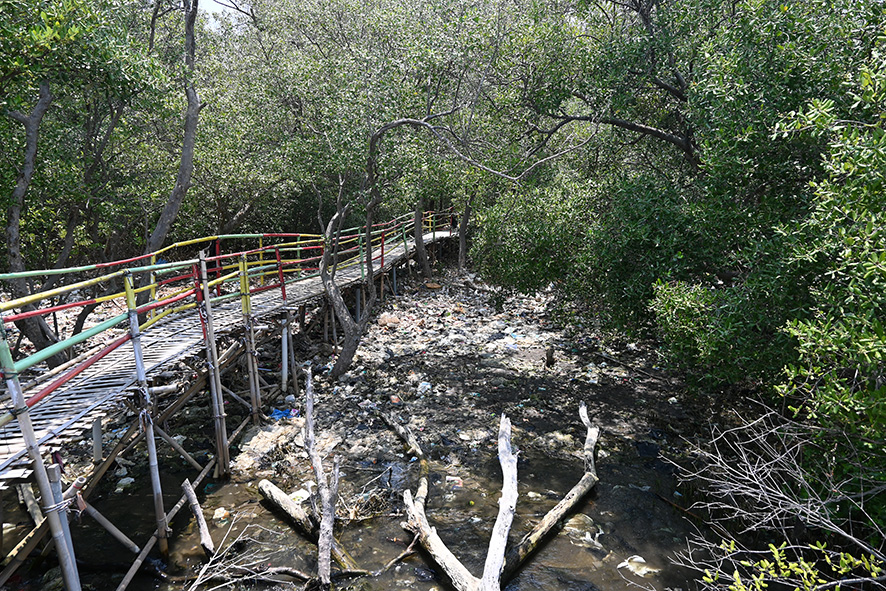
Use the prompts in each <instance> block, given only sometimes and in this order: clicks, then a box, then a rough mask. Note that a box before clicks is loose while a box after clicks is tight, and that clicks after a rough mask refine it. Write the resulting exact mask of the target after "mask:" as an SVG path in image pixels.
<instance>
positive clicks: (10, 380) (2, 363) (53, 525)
mask: <svg viewBox="0 0 886 591" xmlns="http://www.w3.org/2000/svg"><path fill="white" fill-rule="evenodd" d="M0 368H2V370H3V377H4V378H5V380H6V391H7V392H9V394H10V396H11V398H12V404H13V411H12V412H13V414H14V415H15V416H16V418H17V419H18V424H19V428H20V429H21V432H22V437H23V439H24V440H25V446H26V448H27V450H28V456H29V457H30V458H31V461H32V463H33V465H34V476H35V478H36V479H37V486H38V487H39V488H40V494H41V495H42V496H43V504H44V509H45V513H46V518H47V519H48V520H49V529H50V530H51V531H52V540H53V542H55V548H56V552H57V553H58V561H59V566H60V567H61V571H62V579H63V580H64V582H65V588H66V589H67V590H68V591H80V575H79V574H78V573H77V563H76V562H75V561H74V557H73V556H71V554H70V552H68V547H67V546H66V545H65V539H64V531H63V530H62V523H61V517H60V516H59V514H58V512H57V511H54V510H52V509H53V507H52V505H53V503H52V501H51V499H52V488H51V487H50V484H49V476H48V475H47V474H46V466H45V465H44V464H43V457H42V456H41V455H40V448H39V447H38V445H37V437H36V436H35V435H34V426H33V424H32V423H31V415H30V413H29V411H28V406H27V404H25V397H24V395H23V394H22V390H21V383H20V382H19V379H18V373H16V371H15V363H14V362H13V360H12V353H11V352H10V350H9V343H8V341H7V336H6V329H5V327H4V324H3V320H2V319H0ZM4 572H5V571H4Z"/></svg>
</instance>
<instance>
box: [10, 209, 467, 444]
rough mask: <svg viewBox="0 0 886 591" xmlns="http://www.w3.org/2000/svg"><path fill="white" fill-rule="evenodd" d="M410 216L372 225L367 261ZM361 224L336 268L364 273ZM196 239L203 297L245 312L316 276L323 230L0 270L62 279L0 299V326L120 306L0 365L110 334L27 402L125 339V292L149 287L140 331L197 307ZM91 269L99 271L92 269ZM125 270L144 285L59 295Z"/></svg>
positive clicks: (15, 370)
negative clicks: (253, 243)
mask: <svg viewBox="0 0 886 591" xmlns="http://www.w3.org/2000/svg"><path fill="white" fill-rule="evenodd" d="M450 216H451V213H450V212H449V211H443V212H435V211H429V212H425V213H424V215H423V216H422V230H423V231H424V232H433V231H434V230H435V229H437V228H439V227H444V228H445V227H447V226H449V227H451V225H450V222H449V220H450ZM413 219H414V218H413V214H412V213H409V214H405V215H403V216H400V217H397V218H394V219H392V220H390V221H387V222H380V223H377V224H374V225H373V226H372V228H371V231H370V233H369V236H370V244H369V245H368V247H369V248H371V249H372V253H373V256H372V257H371V258H372V261H373V266H375V265H376V264H378V265H380V266H384V263H385V252H386V251H390V249H391V248H394V247H396V246H397V245H398V244H401V243H402V244H404V245H406V244H408V239H407V236H408V235H410V234H411V233H412V232H413V230H414V226H413ZM364 230H365V228H349V229H346V230H343V231H342V232H340V233H339V237H338V244H337V246H338V253H337V268H338V269H344V268H348V267H351V266H355V265H359V267H360V272H361V278H363V277H365V252H366V249H367V244H366V235H365V231H364ZM244 240H257V241H258V243H259V246H258V247H257V248H249V249H246V250H237V251H232V252H227V253H226V252H223V248H222V244H223V242H224V241H239V242H240V243H241V244H242V241H244ZM200 245H205V246H204V247H203V248H209V247H212V246H214V250H215V254H214V255H213V256H211V257H206V258H205V259H204V260H205V263H206V264H207V265H208V267H207V277H211V279H210V280H207V286H208V288H209V289H210V290H211V289H212V288H215V297H213V298H211V300H210V302H211V303H215V302H221V301H225V300H228V299H231V298H234V297H240V298H241V299H242V300H243V307H244V310H246V311H248V310H250V304H249V297H250V296H251V295H252V294H255V293H259V292H262V291H267V290H269V289H280V290H281V292H282V294H283V296H284V297H285V290H286V286H287V285H288V284H292V283H295V282H298V281H303V280H305V279H309V278H312V277H316V276H317V275H318V274H319V264H320V259H321V258H322V256H323V250H324V248H325V245H324V239H323V237H322V236H320V235H317V234H302V233H265V234H223V235H218V236H206V237H202V238H194V239H191V240H186V241H182V242H177V243H175V244H171V245H169V246H166V247H164V248H162V249H160V250H158V251H156V252H153V253H149V254H144V255H140V256H137V257H132V258H128V259H124V260H118V261H112V262H108V263H100V264H95V265H86V266H79V267H70V268H66V269H43V270H35V271H25V272H21V273H0V281H5V280H12V279H21V278H32V277H46V276H50V275H62V276H63V278H62V281H63V282H65V284H64V285H62V286H60V287H56V288H54V289H50V290H47V291H44V292H38V293H34V294H31V295H28V296H25V297H21V298H16V299H12V300H9V301H4V302H0V327H2V326H3V325H6V324H9V323H13V322H16V321H19V320H24V319H27V318H33V317H36V316H43V315H47V314H53V313H57V312H60V311H63V310H70V309H74V308H82V307H86V306H90V305H95V304H102V303H108V302H115V303H117V304H118V309H119V310H121V311H122V313H120V314H119V315H115V316H114V317H112V318H109V319H104V320H103V321H101V322H98V323H96V324H94V325H93V326H89V327H88V328H86V329H85V330H83V331H82V332H80V333H78V334H76V335H72V336H69V337H68V338H66V339H63V340H60V341H59V342H57V343H54V344H53V345H51V346H49V347H46V348H44V349H42V350H40V351H36V352H34V353H32V354H30V355H28V356H26V357H24V358H22V359H19V360H18V361H15V362H13V363H11V364H10V366H9V367H3V368H2V370H3V373H4V374H6V375H7V377H9V375H11V374H19V373H21V372H23V371H25V370H27V369H29V368H32V367H34V366H36V365H38V364H40V363H41V362H43V361H46V360H47V359H49V358H50V357H53V356H54V355H56V354H58V353H62V352H65V351H67V350H69V349H71V348H72V347H74V346H75V345H77V344H80V343H83V342H84V341H87V340H89V339H92V338H94V337H98V336H100V335H103V334H105V333H108V334H111V335H112V339H110V340H109V342H108V343H106V345H105V346H104V347H103V348H102V349H101V351H100V352H99V353H97V354H96V355H94V356H93V357H90V358H89V359H88V360H86V361H84V362H83V363H81V364H79V365H77V366H75V367H74V368H73V369H71V370H68V371H67V372H66V373H64V374H62V375H61V377H59V378H57V379H55V380H54V381H53V382H52V383H51V384H50V385H49V386H46V387H44V388H43V389H42V390H40V391H39V392H38V393H37V394H36V395H34V396H32V397H31V398H29V399H28V400H27V401H26V403H27V405H28V406H29V407H30V406H32V405H33V404H36V403H37V402H39V400H42V399H43V398H44V397H45V396H46V395H47V394H49V393H51V392H53V391H55V390H56V389H58V388H59V387H60V386H62V385H63V384H64V383H65V382H67V381H68V380H70V379H72V378H73V377H75V376H76V375H77V374H79V373H81V372H82V371H83V370H84V369H85V368H87V367H89V365H92V364H93V363H95V361H97V360H98V359H100V358H101V357H103V356H104V355H106V354H107V353H108V352H110V351H112V350H114V349H116V348H117V347H119V346H120V345H121V344H122V343H124V342H126V340H127V339H128V337H127V336H125V335H124V336H121V334H120V330H119V329H118V330H116V331H114V332H111V333H109V332H108V331H112V330H113V329H115V328H117V327H118V326H119V325H120V324H122V323H124V322H125V321H126V320H127V319H128V312H127V311H125V310H128V309H131V304H132V302H127V295H128V296H129V298H132V297H135V296H136V295H139V294H145V293H147V294H148V295H147V300H146V301H145V302H144V303H140V304H139V305H138V307H137V308H136V310H137V312H138V314H139V316H141V317H142V318H144V315H148V318H147V320H145V321H144V322H142V324H141V325H140V326H139V329H140V330H145V329H147V328H148V327H150V326H151V325H153V324H156V323H157V322H159V321H160V320H162V319H164V318H166V317H168V316H169V315H172V314H176V313H179V312H181V311H184V310H187V309H190V308H194V307H196V306H197V305H198V295H197V294H198V293H199V292H200V289H198V287H197V286H199V279H198V277H199V273H198V268H199V259H198V258H193V254H192V252H193V250H192V249H193V247H195V246H200ZM189 247H190V248H189ZM376 253H378V254H376ZM173 254H175V255H185V256H184V257H182V260H176V261H173V262H157V261H159V260H161V259H160V255H166V256H169V257H170V258H172V255H173ZM146 261H150V264H147V265H146V264H143V263H144V262H146ZM96 273H98V274H97V275H95V274H96ZM84 275H86V277H84ZM89 275H94V276H89ZM124 276H131V277H144V278H147V279H149V280H148V282H147V283H146V284H145V285H142V286H140V287H137V288H130V291H129V294H127V292H126V290H122V289H121V290H120V291H118V292H115V293H111V294H108V295H102V296H96V297H91V298H83V299H76V300H74V301H62V298H65V297H71V296H72V295H75V292H77V293H79V291H82V290H88V289H90V288H94V287H96V286H99V285H100V284H109V283H111V282H115V281H119V280H120V279H121V278H123V277H124ZM224 286H230V287H233V288H234V289H233V290H230V291H232V293H225V292H224V289H223V288H224ZM209 293H212V292H211V291H210V292H209ZM201 296H202V294H201ZM141 297H142V298H144V297H145V296H144V295H142V296H141ZM44 301H48V302H49V305H47V306H45V307H42V308H39V307H36V306H38V305H39V304H40V303H41V302H44ZM128 304H129V305H128ZM2 332H3V335H4V338H3V339H2V341H0V348H5V349H6V350H7V352H8V351H9V344H8V342H7V341H6V330H3V331H2ZM9 420H11V415H4V416H0V427H2V426H3V425H5V424H6V423H8V422H9Z"/></svg>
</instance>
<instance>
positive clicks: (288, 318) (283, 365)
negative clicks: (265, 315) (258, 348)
mask: <svg viewBox="0 0 886 591" xmlns="http://www.w3.org/2000/svg"><path fill="white" fill-rule="evenodd" d="M274 254H275V255H276V257H277V279H278V280H279V281H280V299H281V300H282V301H283V310H284V311H285V313H284V316H283V320H282V321H281V324H282V326H281V334H280V391H281V392H282V393H283V396H286V394H287V393H288V392H289V345H290V340H291V339H292V337H291V336H290V334H289V326H290V325H291V324H292V314H291V313H290V311H289V306H288V305H287V299H286V276H285V275H284V274H283V258H282V257H281V256H280V248H279V247H276V248H275V249H274ZM292 371H293V372H295V368H293V369H292Z"/></svg>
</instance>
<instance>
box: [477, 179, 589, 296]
mask: <svg viewBox="0 0 886 591" xmlns="http://www.w3.org/2000/svg"><path fill="white" fill-rule="evenodd" d="M585 193H586V187H583V186H582V184H580V183H578V182H576V181H575V180H566V179H561V182H560V183H558V184H557V185H553V186H549V187H544V188H538V189H535V190H532V191H527V192H520V193H517V192H508V193H505V194H504V195H502V196H501V197H500V198H499V199H498V200H497V201H496V202H495V203H494V204H493V205H491V206H490V207H488V208H486V209H484V210H482V211H480V212H478V218H477V220H478V224H480V225H481V227H482V228H483V232H482V233H481V234H480V235H479V236H478V237H477V238H476V239H475V241H474V243H473V245H472V248H471V256H472V258H473V260H474V262H475V264H476V265H477V266H478V268H479V269H481V270H482V271H483V273H484V274H486V275H487V276H488V277H490V278H491V279H492V280H494V281H496V282H498V283H500V284H503V285H505V286H508V287H510V288H513V289H518V290H523V291H533V290H538V289H543V288H545V287H547V286H548V285H549V284H551V283H557V284H560V285H561V286H564V287H565V286H567V285H568V284H569V283H570V282H571V281H573V280H574V277H573V276H572V273H573V272H574V270H575V269H576V264H575V262H574V261H573V260H571V257H573V256H576V254H577V253H578V249H579V248H581V245H582V235H581V230H580V228H582V227H583V225H584V222H585V220H583V219H582V218H583V217H584V215H585V214H584V211H585V207H584V200H585V198H586V197H585Z"/></svg>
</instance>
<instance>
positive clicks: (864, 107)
mask: <svg viewBox="0 0 886 591" xmlns="http://www.w3.org/2000/svg"><path fill="white" fill-rule="evenodd" d="M884 39H886V38H881V40H880V42H881V44H882V43H883V42H884ZM854 86H855V89H854V91H853V92H852V97H853V99H854V106H853V112H852V114H851V117H846V118H844V117H841V115H840V114H839V113H838V112H837V110H836V109H835V107H834V104H833V103H832V102H830V101H813V102H812V103H811V104H810V105H809V107H808V108H807V109H805V110H804V111H803V112H802V113H800V114H798V115H797V116H796V117H795V118H794V119H793V120H792V121H791V122H790V123H789V124H787V125H786V126H785V127H784V131H785V133H796V132H797V131H796V130H799V131H805V130H812V131H813V133H815V134H819V135H825V136H826V137H828V138H829V139H830V145H831V149H830V154H829V156H828V158H827V160H826V163H825V164H826V168H827V171H828V177H827V178H826V179H825V180H823V181H822V182H820V183H818V184H817V185H816V191H815V203H814V209H813V212H812V214H811V215H810V216H809V218H808V219H807V220H806V221H805V222H803V223H802V224H800V225H799V226H798V228H797V229H796V233H797V236H798V240H797V241H796V248H795V250H794V252H793V259H792V260H793V264H794V265H795V266H796V267H798V268H806V269H809V270H811V271H812V280H811V294H812V298H813V303H812V306H811V310H810V313H809V314H808V315H807V316H805V317H803V318H800V319H797V320H794V321H792V322H790V323H788V324H787V326H786V328H785V331H786V332H787V334H789V335H791V336H792V337H793V338H796V339H797V341H798V343H799V360H798V362H797V363H796V364H793V365H792V366H791V367H790V368H788V371H787V377H788V382H787V383H786V384H784V386H783V388H782V389H783V392H784V393H786V394H789V395H791V396H795V397H799V399H800V401H801V403H802V404H803V405H805V408H806V409H807V410H808V411H809V413H810V414H811V415H813V416H815V417H816V418H818V419H819V420H820V421H821V422H823V423H825V424H828V425H831V426H835V427H839V428H840V429H845V430H848V431H850V432H853V433H857V434H858V435H861V436H864V437H869V438H874V439H877V440H882V439H883V438H884V436H886V404H884V402H886V334H884V322H886V193H884V190H883V189H884V179H886V132H884V129H883V123H884V117H886V116H884V113H886V53H884V51H882V49H881V50H877V51H875V52H874V53H873V55H872V58H871V60H870V64H869V65H868V66H865V67H864V68H862V69H861V71H860V73H859V76H858V80H857V82H855V84H854Z"/></svg>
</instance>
